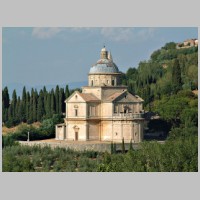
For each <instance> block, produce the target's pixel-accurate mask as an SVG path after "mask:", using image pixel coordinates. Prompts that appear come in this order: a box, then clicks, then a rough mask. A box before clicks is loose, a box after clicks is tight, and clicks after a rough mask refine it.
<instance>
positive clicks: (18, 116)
mask: <svg viewBox="0 0 200 200" xmlns="http://www.w3.org/2000/svg"><path fill="white" fill-rule="evenodd" d="M22 106H23V105H22V101H21V99H20V97H18V98H17V104H16V109H15V113H16V117H15V120H16V122H17V123H20V122H22V112H23V108H22Z"/></svg>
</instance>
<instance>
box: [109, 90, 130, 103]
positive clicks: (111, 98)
mask: <svg viewBox="0 0 200 200" xmlns="http://www.w3.org/2000/svg"><path fill="white" fill-rule="evenodd" d="M124 92H126V91H123V92H116V93H114V94H112V95H111V96H109V97H108V98H107V99H106V100H107V101H113V100H114V99H116V98H117V97H119V96H120V95H121V94H123V93H124Z"/></svg>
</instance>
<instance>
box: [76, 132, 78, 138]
mask: <svg viewBox="0 0 200 200" xmlns="http://www.w3.org/2000/svg"><path fill="white" fill-rule="evenodd" d="M75 140H78V132H75Z"/></svg>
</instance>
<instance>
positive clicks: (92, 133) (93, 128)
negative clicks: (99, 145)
mask: <svg viewBox="0 0 200 200" xmlns="http://www.w3.org/2000/svg"><path fill="white" fill-rule="evenodd" d="M88 126H89V140H99V139H100V137H99V136H100V135H99V134H100V133H99V129H100V125H99V122H95V121H93V122H90V123H89V124H88Z"/></svg>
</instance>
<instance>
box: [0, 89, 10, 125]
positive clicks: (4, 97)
mask: <svg viewBox="0 0 200 200" xmlns="http://www.w3.org/2000/svg"><path fill="white" fill-rule="evenodd" d="M9 103H10V99H9V93H8V88H7V87H5V88H4V89H3V91H2V122H4V123H5V122H6V121H7V120H8V108H9Z"/></svg>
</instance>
